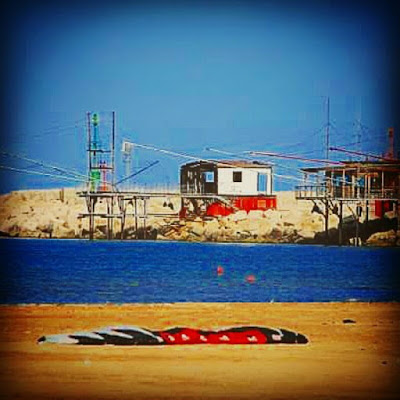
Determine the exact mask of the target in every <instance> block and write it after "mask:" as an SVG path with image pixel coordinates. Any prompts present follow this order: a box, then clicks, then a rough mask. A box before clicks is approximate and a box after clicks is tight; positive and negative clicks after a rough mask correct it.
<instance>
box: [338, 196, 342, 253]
mask: <svg viewBox="0 0 400 400" xmlns="http://www.w3.org/2000/svg"><path fill="white" fill-rule="evenodd" d="M342 245H343V201H342V200H340V201H339V246H342Z"/></svg>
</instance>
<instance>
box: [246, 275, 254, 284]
mask: <svg viewBox="0 0 400 400" xmlns="http://www.w3.org/2000/svg"><path fill="white" fill-rule="evenodd" d="M255 281H256V277H255V276H254V275H247V276H246V282H247V283H254V282H255Z"/></svg>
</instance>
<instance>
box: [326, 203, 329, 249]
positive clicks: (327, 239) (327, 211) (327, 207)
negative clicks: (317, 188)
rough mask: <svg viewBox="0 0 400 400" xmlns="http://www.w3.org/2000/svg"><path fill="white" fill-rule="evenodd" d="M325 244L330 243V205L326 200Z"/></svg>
mask: <svg viewBox="0 0 400 400" xmlns="http://www.w3.org/2000/svg"><path fill="white" fill-rule="evenodd" d="M325 242H326V244H328V243H329V204H328V199H327V198H325Z"/></svg>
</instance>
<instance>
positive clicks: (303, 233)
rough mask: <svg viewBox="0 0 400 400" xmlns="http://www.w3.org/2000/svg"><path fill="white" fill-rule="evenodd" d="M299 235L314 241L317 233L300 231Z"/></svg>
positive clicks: (305, 230)
mask: <svg viewBox="0 0 400 400" xmlns="http://www.w3.org/2000/svg"><path fill="white" fill-rule="evenodd" d="M297 234H298V235H299V236H301V237H302V238H304V239H314V236H315V232H314V231H312V230H307V229H300V230H299V231H297Z"/></svg>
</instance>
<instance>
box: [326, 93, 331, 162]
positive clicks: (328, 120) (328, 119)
mask: <svg viewBox="0 0 400 400" xmlns="http://www.w3.org/2000/svg"><path fill="white" fill-rule="evenodd" d="M329 103H330V101H329V96H328V101H327V112H326V113H327V115H326V117H327V118H326V119H327V123H326V155H325V158H326V159H327V160H329V128H330V125H331V122H330V104H329Z"/></svg>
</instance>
